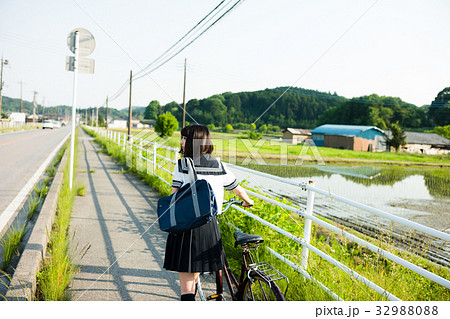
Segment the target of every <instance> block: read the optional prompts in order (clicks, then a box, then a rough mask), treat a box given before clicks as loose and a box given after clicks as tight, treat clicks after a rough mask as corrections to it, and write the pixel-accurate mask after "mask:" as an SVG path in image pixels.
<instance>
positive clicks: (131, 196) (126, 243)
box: [70, 130, 180, 301]
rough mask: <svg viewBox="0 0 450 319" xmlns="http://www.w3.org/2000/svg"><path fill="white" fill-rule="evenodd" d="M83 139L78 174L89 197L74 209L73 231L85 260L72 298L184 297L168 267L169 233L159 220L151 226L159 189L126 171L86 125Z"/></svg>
mask: <svg viewBox="0 0 450 319" xmlns="http://www.w3.org/2000/svg"><path fill="white" fill-rule="evenodd" d="M78 139H79V142H78V143H79V145H78V172H77V180H79V181H80V182H82V183H83V184H84V186H85V190H86V197H80V196H77V197H76V199H75V204H74V207H73V211H72V221H71V226H70V231H71V232H75V235H74V240H73V246H74V247H75V248H74V249H76V251H77V252H76V253H75V258H76V262H77V263H78V264H79V265H80V266H81V272H80V273H78V274H77V275H76V277H75V279H74V280H73V284H72V291H73V298H72V300H95V301H103V300H116V301H117V300H159V301H162V300H172V301H175V300H179V294H180V288H179V283H178V274H177V273H175V272H169V271H166V270H165V269H164V268H162V265H163V261H164V250H165V243H166V237H167V235H166V234H165V233H164V232H161V231H160V230H159V227H158V224H157V223H155V224H154V225H153V226H151V225H152V224H153V223H154V222H155V221H156V218H157V214H156V203H157V200H158V198H159V196H158V194H157V193H155V192H153V191H151V190H150V189H149V186H148V185H146V184H144V183H142V182H141V181H140V180H139V179H138V178H136V177H135V176H133V175H130V174H127V173H123V171H122V167H121V166H120V165H118V164H116V163H115V162H114V161H113V160H112V159H111V158H110V157H109V156H107V155H104V154H102V153H101V152H100V151H101V147H100V146H99V145H97V144H96V143H95V142H94V141H93V138H92V137H90V136H89V135H87V134H86V133H85V132H84V131H83V130H80V134H79V138H78ZM86 245H90V248H89V250H88V251H87V253H86V255H84V256H83V257H82V258H80V257H81V255H80V251H81V249H82V248H83V247H85V246H86ZM105 272H106V273H105ZM103 273H105V274H103ZM102 274H103V275H102Z"/></svg>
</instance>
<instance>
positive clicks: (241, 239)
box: [234, 231, 264, 247]
mask: <svg viewBox="0 0 450 319" xmlns="http://www.w3.org/2000/svg"><path fill="white" fill-rule="evenodd" d="M234 239H236V242H235V243H234V247H237V246H239V245H244V244H249V243H255V244H259V243H262V242H263V241H264V239H263V238H262V237H261V236H259V235H250V234H246V233H243V232H240V231H235V232H234Z"/></svg>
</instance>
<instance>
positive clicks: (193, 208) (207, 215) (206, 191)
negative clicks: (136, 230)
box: [157, 158, 217, 233]
mask: <svg viewBox="0 0 450 319" xmlns="http://www.w3.org/2000/svg"><path fill="white" fill-rule="evenodd" d="M182 160H185V161H186V164H187V168H188V174H189V183H188V184H185V185H183V186H182V187H181V188H179V189H178V190H177V191H176V192H175V193H173V194H172V195H170V196H166V197H162V198H160V199H159V200H158V209H157V211H158V221H159V228H160V229H161V230H162V231H165V232H169V233H178V232H183V231H187V230H190V229H193V228H197V227H200V226H202V225H204V224H206V223H208V222H210V221H211V219H212V218H213V217H214V216H216V215H217V202H216V198H215V197H214V193H213V190H212V188H211V185H210V184H209V183H208V182H207V181H205V180H198V179H197V173H196V172H195V169H194V164H193V162H192V159H191V158H184V159H182Z"/></svg>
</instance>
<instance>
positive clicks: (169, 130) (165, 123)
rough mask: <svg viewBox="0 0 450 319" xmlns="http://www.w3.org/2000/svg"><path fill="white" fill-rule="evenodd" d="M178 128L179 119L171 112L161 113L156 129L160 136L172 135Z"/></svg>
mask: <svg viewBox="0 0 450 319" xmlns="http://www.w3.org/2000/svg"><path fill="white" fill-rule="evenodd" d="M177 129H178V121H177V119H176V118H175V116H173V115H172V113H170V112H166V113H164V114H161V115H160V116H158V118H157V119H156V124H155V131H156V132H157V133H159V136H160V137H165V136H169V137H170V136H172V135H173V133H174V132H175V131H176V130H177Z"/></svg>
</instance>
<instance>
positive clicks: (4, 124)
mask: <svg viewBox="0 0 450 319" xmlns="http://www.w3.org/2000/svg"><path fill="white" fill-rule="evenodd" d="M30 126H42V123H38V122H36V123H30V122H28V123H23V122H2V121H0V129H7V128H21V127H30Z"/></svg>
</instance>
